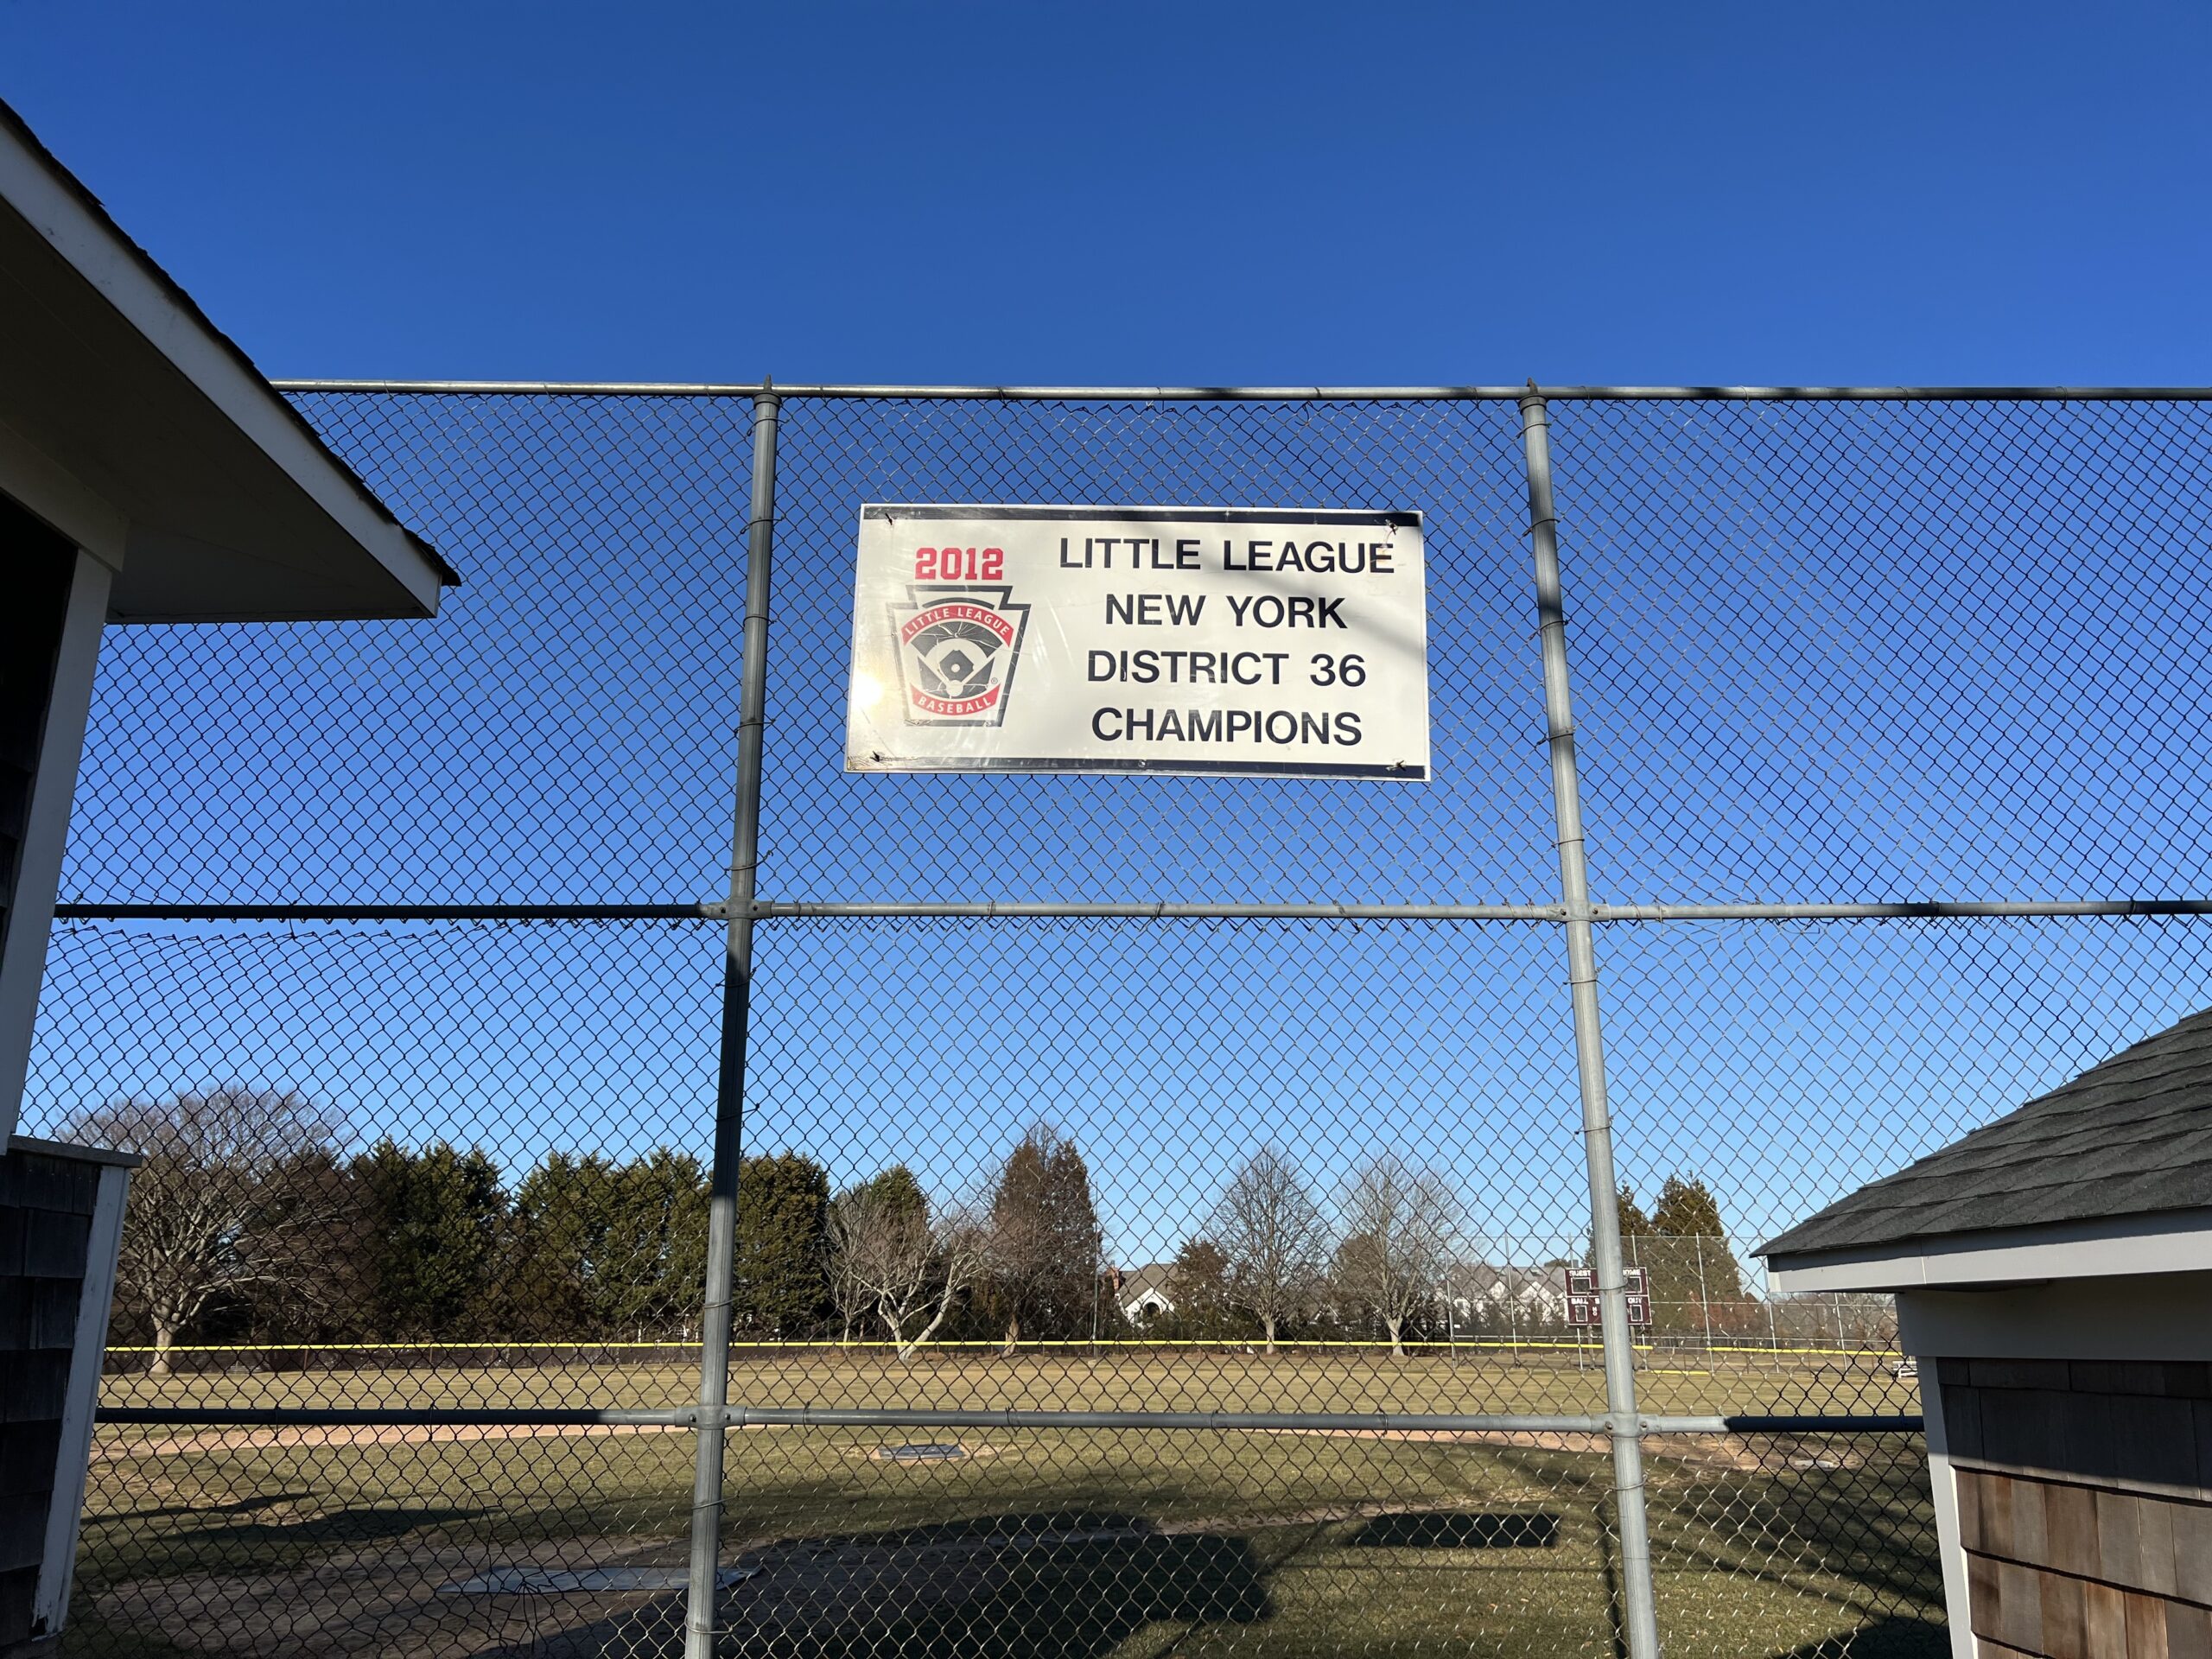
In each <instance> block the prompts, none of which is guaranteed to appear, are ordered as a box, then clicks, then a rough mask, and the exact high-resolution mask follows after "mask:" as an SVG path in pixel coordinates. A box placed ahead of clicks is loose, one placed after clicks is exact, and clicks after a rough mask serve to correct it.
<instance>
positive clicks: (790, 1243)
mask: <svg viewBox="0 0 2212 1659" xmlns="http://www.w3.org/2000/svg"><path fill="white" fill-rule="evenodd" d="M828 1303H829V1176H828V1175H827V1174H825V1173H823V1168H822V1166H821V1165H819V1164H817V1163H816V1162H815V1161H814V1160H812V1159H811V1158H806V1157H802V1156H800V1155H799V1154H797V1153H779V1154H773V1155H771V1156H767V1157H761V1158H747V1160H745V1161H744V1163H743V1165H742V1166H741V1167H740V1168H739V1171H738V1178H737V1305H736V1308H735V1322H736V1325H737V1327H738V1329H740V1330H741V1331H749V1332H760V1334H761V1335H763V1336H772V1337H785V1338H788V1337H793V1336H798V1335H799V1334H801V1333H803V1332H805V1331H807V1330H808V1329H810V1327H811V1326H812V1325H814V1323H815V1322H816V1321H817V1319H820V1318H821V1317H822V1316H823V1313H824V1312H825V1311H826V1308H827V1305H828Z"/></svg>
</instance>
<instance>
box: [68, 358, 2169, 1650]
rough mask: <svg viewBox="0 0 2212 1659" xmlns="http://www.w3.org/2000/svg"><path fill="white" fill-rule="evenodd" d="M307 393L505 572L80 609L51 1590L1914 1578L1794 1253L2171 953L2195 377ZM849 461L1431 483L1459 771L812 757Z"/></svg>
mask: <svg viewBox="0 0 2212 1659" xmlns="http://www.w3.org/2000/svg"><path fill="white" fill-rule="evenodd" d="M289 390H290V391H291V395H292V396H293V397H295V399H296V402H297V404H298V405H299V407H300V408H301V409H302V411H303V412H304V413H305V414H306V416H308V419H309V420H310V421H312V422H313V423H315V425H316V427H317V428H318V429H320V430H321V432H322V433H323V435H325V437H326V438H327V441H328V442H330V443H331V445H332V446H333V447H334V448H335V449H337V450H338V451H339V453H340V454H342V455H344V456H345V457H346V459H347V460H348V461H350V462H351V463H352V464H353V466H354V467H357V468H358V469H359V471H360V472H361V474H363V475H364V476H365V478H366V479H367V480H369V482H370V484H371V485H372V487H374V488H375V489H376V490H377V491H378V493H379V494H380V495H382V496H383V497H384V498H385V499H386V500H387V501H389V502H391V504H392V505H394V506H395V508H396V509H397V511H398V512H400V514H401V515H402V517H403V518H405V519H406V520H407V521H408V522H410V524H413V525H415V526H416V527H417V528H419V529H420V530H422V531H423V532H424V533H425V534H426V535H427V536H428V537H429V538H430V539H431V540H432V541H433V542H435V543H436V544H437V545H438V546H439V547H440V548H441V549H442V550H443V551H445V552H446V553H447V554H448V556H450V557H451V558H452V560H453V561H454V563H455V564H457V565H458V566H459V567H460V568H461V570H462V571H463V573H464V577H465V582H466V585H465V586H464V587H462V588H460V589H459V590H458V591H457V592H455V593H453V594H449V595H448V601H447V603H446V606H445V609H444V613H443V614H442V615H441V616H440V617H439V618H437V619H436V620H432V621H426V622H406V623H385V624H328V625H300V626H284V627H275V628H268V627H258V628H246V627H229V626H190V627H165V628H143V629H133V630H119V631H117V632H111V634H110V636H109V637H108V639H107V641H106V643H105V650H104V658H103V662H102V664H101V671H100V679H99V689H98V693H97V701H96V704H95V709H94V717H93V728H92V734H91V737H90V741H89V742H88V746H87V751H86V760H85V766H84V772H83V776H82V779H81V782H80V785H79V797H78V805H77V810H76V816H75V820H74V823H73V839H72V843H71V851H70V859H69V866H68V870H67V875H66V878H65V891H64V894H63V898H64V900H65V903H64V906H63V911H62V920H61V921H60V924H59V925H58V930H57V934H56V938H55V941H54V948H53V951H52V957H51V961H50V964H49V969H48V983H47V988H46V994H45V998H44V1003H43V1007H42V1013H41V1026H40V1033H39V1038H38V1046H37V1049H36V1053H35V1060H34V1075H33V1082H32V1087H31V1091H30V1098H29V1102H28V1103H27V1110H26V1116H25V1124H26V1128H33V1129H36V1130H41V1131H45V1132H50V1133H57V1134H76V1135H84V1136H88V1137H94V1138H105V1139H110V1140H124V1141H135V1142H136V1143H137V1144H139V1145H141V1146H142V1147H143V1148H144V1149H145V1150H147V1151H149V1153H150V1154H153V1155H152V1158H151V1160H150V1161H149V1165H148V1166H147V1168H146V1171H145V1173H143V1175H142V1177H141V1179H140V1181H139V1185H138V1186H137V1190H136V1192H135V1194H134V1199H133V1204H134V1212H133V1214H134V1219H133V1227H134V1229H135V1230H134V1232H133V1234H132V1236H131V1237H130V1241H129V1243H128V1245H127V1248H126V1262H125V1271H124V1279H123V1283H122V1287H121V1292H120V1299H119V1303H118V1325H117V1328H116V1332H115V1344H116V1348H115V1352H114V1353H113V1355H112V1356H111V1362H110V1367H109V1372H110V1374H109V1376H108V1377H107V1379H106V1383H105V1390H104V1398H103V1404H102V1415H101V1427H100V1428H99V1434H98V1437H97V1443H96V1447H95V1453H94V1466H93V1470H92V1480H91V1485H90V1490H89V1497H88V1511H87V1521H86V1533H85V1542H84V1547H83V1553H82V1559H81V1563H80V1568H79V1586H78V1592H77V1606H76V1611H75V1612H74V1614H73V1640H74V1641H75V1642H76V1643H78V1644H79V1647H80V1648H81V1649H83V1650H85V1651H87V1652H105V1651H130V1652H170V1651H184V1652H192V1653H207V1652H225V1653H245V1654H255V1655H262V1654H267V1655H276V1654H280V1653H282V1654H293V1653H300V1652H314V1653H331V1654H339V1653H346V1654H352V1653H364V1654H365V1653H385V1652H391V1653H398V1652H406V1653H410V1654H419V1653H426V1652H427V1653H452V1654H464V1653H465V1654H486V1653H523V1652H530V1653H537V1654H546V1655H551V1654H564V1655H566V1654H574V1655H584V1654H600V1653H639V1654H644V1653H673V1652H674V1651H676V1650H677V1649H679V1648H681V1649H684V1650H686V1651H687V1652H688V1653H689V1654H690V1656H692V1659H702V1656H704V1655H707V1654H709V1653H711V1652H724V1653H740V1652H742V1653H785V1652H789V1653H802V1652H804V1653H830V1652H836V1653H854V1654H858V1653H862V1652H865V1653H870V1654H881V1653H924V1652H929V1653H935V1652H961V1653H975V1654H986V1653H988V1654H1005V1655H1038V1656H1042V1655H1046V1654H1052V1655H1106V1654H1116V1655H1119V1654H1129V1655H1135V1654H1146V1655H1164V1654H1166V1653H1170V1652H1173V1653H1177V1654H1211V1653H1216V1652H1230V1651H1245V1650H1266V1651H1269V1652H1282V1653H1303V1652H1313V1653H1322V1652H1329V1653H1336V1652H1347V1651H1354V1652H1363V1653H1369V1654H1377V1655H1379V1654H1396V1653H1401V1652H1404V1653H1413V1652H1438V1653H1441V1652H1456V1651H1465V1650H1473V1651H1481V1652H1491V1651H1499V1652H1503V1651H1509V1650H1510V1651H1512V1652H1516V1653H1521V1652H1529V1651H1538V1652H1550V1651H1559V1652H1574V1653H1584V1652H1588V1653H1605V1652H1608V1651H1613V1652H1619V1653H1623V1654H1626V1655H1629V1656H1632V1659H1653V1656H1655V1655H1656V1654H1657V1653H1658V1652H1660V1651H1662V1649H1663V1650H1664V1651H1666V1652H1668V1653H1669V1654H1675V1655H1687V1654H1707V1653H1710V1654H1716V1655H1718V1654H1727V1655H1752V1654H1783V1653H1793V1654H1794V1653H1799V1652H1802V1653H1806V1654H1811V1653H1815V1652H1821V1653H1826V1652H1839V1651H1841V1650H1843V1649H1847V1648H1851V1647H1853V1646H1854V1645H1856V1646H1857V1647H1858V1648H1859V1649H1860V1650H1861V1651H1864V1652H1867V1653H1880V1654H1890V1653H1892V1652H1894V1653H1906V1652H1929V1653H1933V1652H1935V1651H1936V1650H1938V1649H1941V1648H1942V1647H1943V1645H1944V1641H1945V1638H1944V1637H1943V1633H1942V1629H1941V1621H1942V1596H1941V1587H1940V1580H1939V1577H1938V1574H1937V1571H1936V1564H1935V1560H1934V1537H1933V1528H1932V1521H1931V1517H1930V1510H1929V1503H1928V1497H1927V1492H1926V1490H1925V1488H1926V1475H1925V1465H1924V1461H1923V1452H1922V1447H1921V1442H1920V1439H1919V1434H1918V1428H1919V1422H1918V1418H1917V1416H1916V1412H1917V1396H1916V1392H1915V1389H1914V1387H1913V1383H1912V1381H1911V1378H1910V1372H1909V1367H1908V1366H1907V1365H1905V1364H1904V1363H1903V1362H1902V1360H1901V1357H1899V1356H1897V1354H1895V1353H1894V1352H1893V1351H1891V1348H1892V1342H1893V1338H1892V1337H1891V1327H1890V1326H1889V1325H1888V1324H1887V1323H1886V1313H1885V1309H1884V1308H1883V1307H1882V1306H1880V1305H1879V1304H1878V1303H1876V1302H1872V1301H1866V1300H1861V1301H1852V1300H1849V1299H1843V1298H1826V1299H1820V1300H1809V1299H1808V1300H1793V1299H1789V1298H1783V1297H1777V1296H1776V1295H1773V1294H1770V1291H1769V1289H1768V1287H1766V1285H1765V1283H1764V1279H1763V1276H1762V1274H1761V1273H1760V1271H1759V1268H1758V1262H1757V1261H1756V1259H1755V1257H1754V1256H1753V1255H1752V1253H1751V1249H1752V1247H1753V1246H1754V1245H1756V1243H1758V1241H1759V1240H1760V1239H1762V1238H1764V1237H1767V1236H1771V1235H1772V1234H1773V1233H1775V1232H1777V1231H1779V1230H1781V1229H1782V1228H1783V1226H1785V1225H1787V1224H1789V1223H1790V1222H1792V1221H1794V1220H1796V1219H1797V1218H1799V1217H1802V1216H1803V1215H1804V1214H1807V1213H1808V1212H1809V1211H1812V1210H1813V1209H1815V1208H1817V1207H1818V1206H1820V1205H1822V1204H1824V1203H1826V1202H1827V1201H1829V1200H1831V1199H1833V1198H1835V1197H1837V1196H1839V1195H1840V1194H1841V1193H1843V1192H1847V1191H1849V1190H1851V1189H1852V1188H1853V1187H1854V1186H1856V1185H1859V1184H1860V1183H1862V1182H1863V1181H1865V1180H1867V1179H1872V1178H1873V1177H1875V1176H1877V1175H1879V1174H1881V1173H1885V1172H1887V1171H1888V1170H1890V1169H1892V1168H1894V1167H1896V1166H1898V1165H1900V1164H1901V1163H1903V1162H1904V1161H1906V1160H1909V1159H1910V1158H1911V1157H1913V1156H1915V1155H1916V1154H1919V1153H1922V1152H1923V1151H1926V1150H1929V1149H1931V1148H1932V1147H1936V1146H1938V1145H1941V1144H1942V1143H1944V1142H1946V1141H1949V1140H1951V1139H1953V1138H1955V1136H1956V1135H1958V1134H1959V1133H1961V1132H1962V1131H1963V1130H1965V1129H1966V1128H1969V1127H1971V1126H1973V1125H1974V1124H1976V1123H1979V1122H1985V1121H1986V1120H1987V1119H1988V1118H1989V1117H1991V1116H1993V1115H1995V1114H1997V1113H1999V1112H2000V1111H2002V1110H2004V1109H2007V1108H2008V1107H2010V1106H2011V1105H2013V1104H2016V1103H2018V1102H2020V1101H2022V1100H2024V1099H2025V1098H2027V1097H2029V1096H2031V1095H2033V1094H2035V1093H2037V1092H2039V1091H2041V1090H2044V1089H2045V1088H2048V1087H2050V1086H2052V1085H2054V1084H2057V1083H2058V1082H2060V1081H2062V1080H2063V1079H2064V1078H2065V1077H2069V1076H2070V1075H2072V1074H2073V1073H2074V1072H2075V1071H2078V1070H2080V1069H2081V1068H2082V1067H2083V1066H2085V1065H2088V1064H2090V1063H2092V1062H2094V1061H2095V1060H2097V1059H2098V1058H2101V1057H2103V1056H2105V1055H2106V1054H2108V1053H2109V1052H2113V1050H2114V1049H2115V1048H2116V1047H2118V1046H2120V1045H2122V1044H2124V1043H2125V1042H2126V1041H2129V1040H2132V1039H2134V1038H2136V1037H2139V1036H2140V1035H2143V1034H2145V1033H2147V1032H2149V1031H2152V1030H2155V1029H2157V1028H2158V1027H2162V1026H2164V1025H2165V1024H2167V1023H2170V1022H2171V1020H2174V1019H2176V1018H2177V1017H2179V1016H2180V1015H2182V1014H2185V1013H2187V1012H2190V1011H2192V1010H2193V1009H2195V1008H2196V1007H2198V1006H2199V1005H2200V1004H2201V1003H2202V1001H2204V1000H2205V984H2206V979H2207V967H2208V956H2212V950H2208V946H2212V919H2208V917H2209V916H2212V904H2207V903H2206V902H2203V901H2202V900H2201V899H2196V898H2192V897H2191V895H2197V894H2203V893H2207V892H2208V891H2212V882H2208V880H2207V874H2208V870H2207V867H2208V863H2212V835H2208V833H2207V831H2206V829H2205V824H2206V823H2207V821H2208V820H2207V815H2206V812H2205V804H2206V800H2207V788H2206V785H2207V781H2208V774H2209V773H2212V761H2208V760H2207V756H2208V754H2212V742H2208V741H2207V740H2208V735H2212V734H2208V731H2207V729H2206V728H2207V725H2208V721H2209V720H2212V714H2208V711H2209V710H2212V697H2208V696H2207V691H2208V678H2212V671H2208V670H2207V668H2206V665H2205V664H2206V661H2207V658H2206V657H2205V654H2204V651H2203V646H2204V644H2205V640H2206V638H2207V633H2208V626H2207V624H2208V608H2209V603H2208V598H2207V586H2206V580H2205V578H2206V575H2207V571H2206V556H2207V550H2208V546H2212V536H2208V530H2212V442H2208V439H2212V410H2208V407H2207V404H2206V403H2205V402H2204V401H2202V396H2203V395H2202V394H2197V393H2191V392H2180V391H2139V392H2122V391H2034V390H2019V391H1944V390H1859V391H1755V390H1741V389H1737V390H1698V389H1642V390H1637V389H1599V388H1573V389H1560V390H1553V391H1546V392H1544V393H1542V394H1541V395H1539V394H1536V393H1535V391H1534V389H1530V390H1529V391H1516V390H1513V389H1496V388H1492V389H1484V388H1429V389H1421V388H1411V389H1405V388H1401V389H1380V390H1367V391H1325V390H1306V389H1262V390H1246V391H1222V390H1201V389H1193V390H1183V391H1178V390H1172V389H1147V390H1137V391H1126V390H1125V391H1105V390H1095V389H1030V390H1014V389H975V388H971V389H930V388H897V387H883V388H832V387H815V388H804V389H799V388H790V389H783V390H769V389H766V388H755V387H665V386H660V387H652V386H510V385H324V384H320V383H318V384H312V385H297V386H295V387H292V388H290V389H289ZM871 500H889V501H901V500H904V501H955V502H957V501H992V502H1005V503H1063V504H1084V505H1101V506H1109V505H1135V504H1153V505H1238V506H1280V507H1287V508H1295V507H1335V508H1363V509H1392V510H1402V509H1418V510H1419V511H1421V512H1422V513H1423V514H1425V515H1426V524H1427V556H1428V559H1429V563H1430V574H1429V594H1428V603H1429V615H1430V636H1429V666H1430V675H1431V681H1432V684H1433V690H1434V707H1433V741H1434V755H1435V760H1434V766H1433V780H1432V781H1428V782H1426V783H1421V784H1395V783H1394V784H1376V783H1363V782H1344V781H1332V780H1316V779H1272V778H1271V779H1249V778H1244V779H1211V778H1191V777H1175V778H1157V777H1141V776H1117V777H1090V776H1004V777H976V776H957V777H947V776H929V775H884V774H874V775H861V776H855V775H848V774H847V773H846V772H844V771H843V770H842V721H843V700H844V688H845V683H846V676H847V671H848V665H849V664H848V648H849V644H848V642H849V625H850V620H851V582H852V570H853V550H854V543H855V525H856V521H857V518H858V513H859V508H860V505H861V503H862V502H864V501H871ZM771 561H772V570H771ZM733 777H734V778H735V780H736V784H735V788H734V791H733ZM733 822H734V825H735V830H734V834H733ZM1383 1189H1388V1190H1389V1191H1390V1192H1396V1193H1398V1194H1399V1195H1400V1197H1399V1200H1398V1202H1399V1204H1400V1208H1399V1209H1397V1210H1395V1211H1388V1213H1389V1214H1395V1215H1397V1216H1399V1217H1401V1219H1400V1220H1398V1221H1395V1222H1393V1221H1390V1220H1388V1219H1387V1218H1386V1219H1383V1220H1377V1219H1376V1217H1377V1216H1378V1214H1383V1213H1385V1212H1384V1211H1378V1210H1377V1207H1376V1193H1377V1192H1378V1191H1379V1190H1383ZM1408 1195H1410V1196H1408ZM1386 1209H1387V1206H1386ZM1408 1216H1410V1217H1415V1218H1416V1223H1417V1224H1408V1223H1407V1222H1406V1221H1405V1220H1404V1219H1403V1217H1408ZM1392 1227H1397V1228H1399V1229H1400V1230H1401V1231H1402V1232H1404V1233H1405V1236H1404V1237H1402V1238H1398V1239H1395V1241H1394V1243H1396V1244H1399V1245H1402V1250H1401V1251H1400V1255H1401V1259H1402V1260H1403V1261H1409V1262H1414V1263H1417V1264H1418V1266H1417V1268H1412V1269H1402V1270H1401V1271H1400V1272H1399V1275H1398V1281H1397V1282H1395V1283H1393V1282H1381V1281H1377V1278H1376V1274H1375V1272H1374V1270H1373V1259H1374V1258H1375V1256H1376V1255H1377V1251H1376V1249H1374V1248H1373V1246H1374V1244H1375V1243H1376V1240H1378V1239H1380V1238H1382V1237H1383V1236H1384V1233H1385V1230H1387V1229H1389V1228H1392ZM1416 1235H1417V1236H1416ZM1630 1268H1633V1269H1636V1270H1637V1272H1639V1273H1640V1274H1642V1275H1643V1277H1642V1280H1641V1281H1640V1284H1639V1285H1638V1286H1637V1287H1634V1288H1640V1289H1642V1290H1643V1292H1644V1294H1645V1296H1646V1297H1648V1300H1649V1304H1650V1307H1649V1324H1648V1325H1646V1324H1637V1323H1632V1322H1631V1314H1632V1313H1642V1312H1643V1306H1642V1302H1641V1301H1640V1300H1639V1301H1638V1302H1637V1303H1636V1305H1635V1306H1631V1298H1630V1289H1631V1288H1632V1287H1631V1286H1630V1282H1629V1273H1628V1269H1630ZM1585 1270H1586V1271H1589V1272H1592V1274H1594V1276H1595V1279H1596V1281H1597V1283H1598V1286H1599V1292H1600V1296H1599V1301H1600V1303H1601V1306H1602V1315H1603V1324H1602V1330H1599V1331H1592V1330H1586V1329H1585V1328H1583V1327H1582V1326H1580V1325H1575V1324H1572V1323H1570V1322H1569V1315H1570V1313H1572V1312H1579V1311H1580V1310H1579V1308H1578V1309H1570V1306H1569V1305H1568V1300H1567V1294H1566V1293H1567V1289H1568V1279H1569V1275H1570V1274H1573V1273H1576V1272H1580V1271H1585ZM1408 1272H1410V1273H1411V1274H1412V1278H1413V1281H1414V1282H1412V1284H1411V1287H1410V1288H1408V1283H1407V1282H1406V1275H1407V1274H1408ZM702 1285H703V1286H704V1294H702V1289H701V1287H702Z"/></svg>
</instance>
